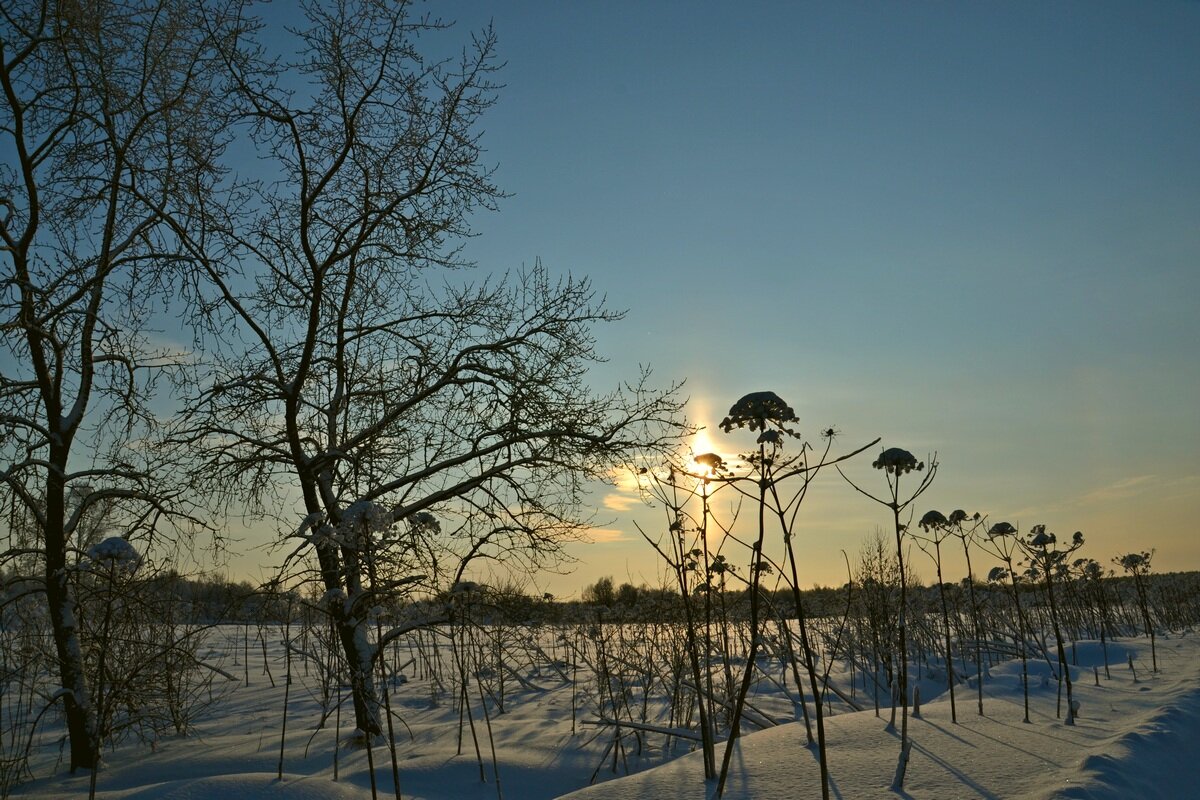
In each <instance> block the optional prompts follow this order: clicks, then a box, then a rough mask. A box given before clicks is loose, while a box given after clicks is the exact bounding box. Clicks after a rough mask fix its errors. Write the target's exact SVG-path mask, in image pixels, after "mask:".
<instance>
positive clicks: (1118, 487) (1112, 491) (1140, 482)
mask: <svg viewBox="0 0 1200 800" xmlns="http://www.w3.org/2000/svg"><path fill="white" fill-rule="evenodd" d="M1157 477H1158V476H1157V475H1133V476H1131V477H1128V478H1122V479H1121V480H1119V481H1116V482H1115V483H1110V484H1108V485H1107V486H1101V487H1100V488H1098V489H1093V490H1092V491H1090V492H1088V493H1087V494H1085V495H1083V496H1082V497H1080V498H1079V500H1078V501H1077V502H1078V504H1080V505H1086V504H1087V503H1110V502H1112V501H1114V500H1124V499H1126V498H1129V497H1133V496H1134V495H1136V494H1140V493H1141V492H1143V491H1145V490H1146V489H1148V488H1150V486H1151V485H1153V484H1154V483H1155V479H1156V478H1157Z"/></svg>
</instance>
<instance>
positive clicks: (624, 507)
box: [601, 492, 641, 511]
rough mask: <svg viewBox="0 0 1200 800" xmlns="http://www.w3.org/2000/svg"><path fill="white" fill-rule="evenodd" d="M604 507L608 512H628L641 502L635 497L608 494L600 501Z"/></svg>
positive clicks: (613, 493) (614, 493) (618, 493)
mask: <svg viewBox="0 0 1200 800" xmlns="http://www.w3.org/2000/svg"><path fill="white" fill-rule="evenodd" d="M601 502H602V503H603V504H604V507H605V508H607V509H608V510H610V511H628V510H629V509H631V508H633V507H634V506H636V505H638V504H639V503H641V500H640V499H639V498H638V497H637V496H636V495H628V494H621V493H620V492H609V493H608V494H606V495H604V500H602V501H601Z"/></svg>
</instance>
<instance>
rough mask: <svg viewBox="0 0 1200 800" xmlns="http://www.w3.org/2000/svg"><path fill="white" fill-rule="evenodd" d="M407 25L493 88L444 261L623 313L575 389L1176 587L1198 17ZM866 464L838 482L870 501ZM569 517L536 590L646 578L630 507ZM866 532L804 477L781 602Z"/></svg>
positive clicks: (448, 9) (1069, 9) (1133, 12)
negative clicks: (467, 259) (681, 389)
mask: <svg viewBox="0 0 1200 800" xmlns="http://www.w3.org/2000/svg"><path fill="white" fill-rule="evenodd" d="M684 6H686V10H684ZM429 8H430V9H431V10H432V11H435V12H437V13H440V14H442V15H443V16H444V17H445V18H446V19H454V20H457V23H458V25H457V27H456V28H455V30H454V31H452V32H451V33H449V34H446V35H443V36H442V37H441V39H440V40H439V41H440V42H441V44H442V45H445V44H447V43H449V42H458V41H463V40H465V37H466V36H467V35H468V33H469V31H471V30H475V29H478V28H480V27H482V26H483V25H486V24H487V22H488V21H489V19H490V20H492V21H493V23H494V25H495V28H496V31H497V34H498V37H499V45H500V53H501V56H502V57H503V58H504V59H505V60H506V61H507V66H506V68H505V69H504V70H503V72H502V74H501V79H502V80H503V81H504V82H505V83H506V88H505V89H504V90H503V91H502V93H501V95H500V99H499V103H498V104H497V106H496V107H495V108H494V109H493V110H492V111H491V112H489V114H488V116H487V117H486V119H485V128H486V133H485V137H484V141H485V144H486V146H487V147H488V150H489V153H488V155H489V157H490V159H491V160H492V161H493V162H494V163H495V164H497V166H498V172H497V180H498V182H499V184H500V186H501V187H503V188H504V189H505V190H507V191H509V192H512V193H513V196H512V197H511V198H509V199H508V200H506V201H504V202H503V203H502V204H501V208H500V211H499V212H498V213H493V214H488V215H484V216H479V217H476V218H475V220H474V222H473V227H474V229H475V230H476V231H477V232H478V234H479V235H478V237H477V238H476V239H474V240H472V241H471V242H470V244H469V246H468V254H469V255H470V256H471V257H473V258H474V259H476V260H477V261H478V262H479V264H480V268H481V269H488V270H502V269H506V268H513V267H518V266H520V265H521V264H523V263H524V264H528V263H531V262H532V261H533V260H534V259H535V258H541V259H542V261H543V262H544V263H545V264H546V265H547V266H549V267H550V268H552V269H554V270H558V271H561V272H564V273H565V272H568V271H570V272H572V273H575V274H586V275H588V276H590V277H591V278H592V279H593V280H594V282H595V285H596V288H597V289H598V290H599V291H600V292H601V293H604V294H606V295H607V296H608V299H609V301H610V304H611V305H612V306H613V307H616V308H624V309H628V312H629V313H628V317H627V318H626V320H625V321H624V322H622V323H619V324H617V325H614V326H610V327H608V328H605V329H603V330H601V331H599V332H598V333H599V342H600V349H601V350H602V351H603V352H605V353H606V354H608V355H609V356H610V357H611V361H610V362H609V363H608V364H606V365H604V367H603V368H602V369H599V370H597V371H596V374H595V381H596V384H597V386H599V387H604V388H607V387H610V386H611V385H613V384H614V383H615V382H616V381H617V380H619V379H621V378H622V377H632V376H633V375H635V374H636V370H637V366H638V364H642V363H646V364H651V365H652V366H653V367H654V369H655V372H656V374H657V376H658V377H659V378H660V379H661V380H662V381H664V382H666V381H668V380H671V379H676V378H686V379H687V393H688V395H689V396H690V397H691V406H690V412H689V413H690V415H691V417H692V418H693V419H694V421H696V422H698V423H700V424H703V425H707V426H709V430H708V431H707V434H708V436H709V439H710V441H711V442H712V446H713V447H714V448H715V449H718V450H720V451H722V452H730V453H731V452H736V451H738V450H739V449H743V448H745V447H748V446H749V445H750V444H751V442H752V439H751V438H750V437H749V436H747V435H743V436H741V437H738V436H726V435H724V434H722V433H721V432H720V431H719V430H717V429H716V428H715V425H716V423H717V422H718V421H719V420H720V419H721V417H722V416H723V415H724V413H725V412H726V410H727V409H728V407H729V406H730V405H731V404H732V403H733V402H734V401H735V400H736V399H737V398H738V397H739V396H741V395H742V394H744V393H746V392H750V391H755V390H761V389H769V390H772V391H775V392H777V393H778V394H780V395H781V396H782V397H783V398H784V399H785V400H787V402H789V403H790V404H791V405H792V406H794V407H795V409H796V412H797V414H798V415H799V417H800V419H801V424H800V429H801V430H802V431H803V432H805V433H810V434H815V433H816V432H817V431H818V430H820V429H822V428H826V427H828V426H830V425H835V426H836V427H837V428H838V429H840V431H841V432H842V435H841V438H840V439H839V445H840V446H842V447H844V448H845V449H852V448H854V447H856V446H859V445H862V444H865V443H866V442H868V441H870V440H871V439H873V438H875V437H877V436H881V437H883V439H884V444H885V445H887V446H893V445H895V446H901V447H905V448H906V449H909V450H912V451H913V452H914V453H916V454H918V455H920V456H925V455H926V454H928V453H931V452H933V451H936V452H937V453H938V458H939V460H940V462H941V471H940V474H939V475H938V478H937V481H936V482H935V484H934V486H933V488H932V489H931V490H930V492H929V493H928V494H927V495H926V496H925V498H924V500H923V501H921V502H919V503H918V509H917V513H918V515H920V514H921V513H923V512H924V511H926V510H928V509H929V508H939V509H941V510H943V511H944V512H947V513H948V512H949V511H950V510H952V509H953V508H956V507H961V508H965V509H966V510H968V511H972V512H973V511H981V512H983V513H986V514H988V515H990V517H991V518H992V519H993V520H994V521H998V520H1002V519H1004V520H1009V521H1011V522H1013V523H1014V524H1018V525H1019V527H1020V528H1021V530H1022V531H1025V530H1027V529H1028V527H1029V526H1030V525H1032V524H1034V523H1039V522H1040V523H1046V524H1047V525H1048V526H1049V528H1050V529H1051V530H1054V531H1057V532H1059V533H1060V534H1065V535H1067V536H1069V535H1070V533H1071V532H1073V531H1075V530H1082V531H1083V532H1084V534H1085V536H1086V537H1087V545H1086V547H1085V548H1084V550H1083V551H1082V553H1081V554H1082V555H1087V556H1091V557H1093V558H1096V559H1097V560H1100V561H1101V562H1102V563H1105V564H1108V563H1109V561H1110V560H1111V558H1112V557H1113V556H1114V555H1116V554H1117V553H1119V552H1125V551H1128V550H1131V549H1135V548H1136V549H1143V548H1145V549H1149V548H1152V547H1153V548H1157V556H1156V559H1155V568H1156V569H1157V570H1159V571H1168V570H1175V569H1200V536H1198V535H1197V520H1198V519H1200V457H1198V456H1200V454H1198V452H1197V450H1198V448H1200V402H1198V400H1200V358H1198V354H1197V350H1198V348H1200V322H1198V321H1197V310H1196V304H1197V301H1198V300H1200V5H1198V4H1195V3H1191V4H1182V3H1152V4H1148V3H1139V2H1127V3H1108V2H1092V1H1091V0H1089V1H1088V2H1056V3H1044V2H1037V3H1018V2H1006V3H974V2H964V3H924V4H916V3H885V2H877V3H876V2H873V3H850V2H837V3H824V4H813V3H784V2H749V3H740V4H732V3H728V2H691V3H688V4H677V3H658V2H611V1H609V2H556V1H555V0H528V1H527V2H513V1H509V2H503V3H501V2H483V0H475V1H466V0H463V1H461V2H460V1H458V0H455V1H453V2H444V3H436V4H431V5H430V6H429ZM704 449H707V448H704ZM870 455H871V454H868V455H867V456H866V457H863V458H860V460H859V463H858V465H857V468H856V470H855V472H854V474H856V475H858V476H860V477H861V478H862V480H863V481H864V482H866V485H868V486H871V487H873V488H876V489H881V488H882V485H883V484H882V476H881V475H880V474H879V473H877V472H873V471H872V470H870V469H869V462H870V460H871V459H870ZM596 503H597V505H598V506H599V507H600V512H599V515H598V517H597V525H598V527H599V528H600V530H599V531H598V533H597V534H596V536H595V537H594V538H595V539H596V542H595V543H593V544H591V545H588V546H586V547H573V548H572V553H573V554H574V555H575V556H576V557H577V558H578V559H580V562H579V563H578V564H577V565H576V569H575V572H574V574H573V575H572V576H569V577H558V576H540V577H538V578H537V579H536V581H535V586H536V587H537V588H538V589H541V590H546V591H551V592H554V593H556V594H561V595H564V596H565V595H571V594H577V593H578V590H579V588H580V587H581V586H582V585H583V584H585V583H590V582H592V581H594V580H595V579H596V578H597V577H600V576H603V575H612V576H613V577H614V578H615V579H616V580H617V581H618V582H621V581H625V580H630V581H632V582H634V583H643V582H645V583H650V584H657V583H659V581H660V577H659V576H660V573H661V571H662V570H661V566H660V565H659V564H657V563H656V556H654V554H653V552H652V551H651V550H650V548H649V547H648V546H647V545H646V544H645V543H644V542H643V541H641V539H640V537H639V536H638V535H637V533H636V530H635V529H634V527H633V524H632V523H633V521H634V520H638V521H641V523H642V524H643V526H644V527H647V526H657V527H658V529H661V528H662V526H663V516H662V512H661V510H656V509H646V508H644V507H642V506H641V505H640V504H639V503H637V502H636V500H635V498H634V497H633V495H632V494H630V493H627V492H621V491H610V492H607V493H600V494H598V495H597V497H596ZM888 522H889V516H888V514H887V512H886V510H885V509H883V508H880V507H877V506H873V505H872V504H870V503H869V502H867V501H865V500H864V499H863V498H861V497H860V496H858V495H856V494H855V493H854V492H853V490H852V489H850V488H849V487H848V486H847V485H846V484H845V483H843V482H842V481H841V479H840V478H838V477H837V476H836V474H832V475H831V476H829V478H828V479H827V480H824V481H822V482H821V484H820V485H819V487H818V490H817V491H815V492H814V494H813V496H812V498H811V502H810V505H809V507H808V508H807V509H806V511H804V512H802V515H801V532H800V536H801V544H802V549H803V551H804V553H805V557H804V563H803V564H802V565H801V566H802V580H804V581H806V582H812V583H820V584H840V583H842V582H843V581H844V580H845V573H844V567H843V566H842V557H841V555H840V552H839V551H840V550H842V549H845V550H846V551H847V552H848V553H849V554H850V556H851V558H852V559H853V558H854V557H855V554H856V553H857V551H858V549H859V547H860V545H861V543H862V541H863V538H864V537H865V536H867V535H868V534H870V533H871V532H872V530H873V529H874V528H875V526H877V525H879V526H882V525H886V524H888ZM256 557H257V556H256ZM915 563H916V564H917V568H918V572H919V573H920V574H921V575H922V576H923V577H925V578H926V579H927V580H928V579H930V578H931V576H932V573H933V570H932V567H931V566H928V562H924V561H923V557H921V556H919V555H918V557H917V559H916V561H915ZM956 563H957V562H953V561H952V562H951V566H950V574H949V575H948V578H956V577H961V572H960V573H958V574H955V573H954V570H956V569H959V567H957V566H954V564H956ZM986 570H987V565H985V566H984V568H983V570H982V572H985V573H986ZM977 571H978V565H977Z"/></svg>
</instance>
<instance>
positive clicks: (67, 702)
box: [0, 0, 226, 769]
mask: <svg viewBox="0 0 1200 800" xmlns="http://www.w3.org/2000/svg"><path fill="white" fill-rule="evenodd" d="M202 12H204V10H203V9H200V8H199V7H197V6H196V4H195V3H193V2H189V0H130V1H129V2H124V3H119V2H100V3H86V4H81V3H75V2H65V1H62V2H60V1H58V0H42V2H27V3H7V2H6V3H5V4H4V7H3V13H2V15H0V92H2V93H3V101H2V102H0V136H3V139H4V142H3V144H2V145H0V153H2V155H0V240H2V245H3V272H2V273H0V347H2V348H3V352H4V358H3V361H0V428H2V429H3V440H2V443H0V459H2V462H0V468H2V472H0V492H2V493H3V495H4V496H3V501H4V505H5V508H6V510H7V512H8V514H7V516H8V522H9V525H8V539H9V543H8V552H7V554H6V557H7V556H12V555H16V554H18V552H19V551H21V550H26V551H31V552H32V554H33V556H34V559H35V561H37V562H38V563H39V564H40V567H41V573H42V581H43V584H44V585H43V586H42V589H43V590H44V592H45V596H46V600H47V608H48V611H49V618H50V625H51V628H52V630H53V634H54V636H53V638H54V644H55V649H56V653H57V668H58V673H59V676H58V677H59V679H60V680H61V685H62V687H63V688H64V690H65V691H64V692H62V694H61V699H62V703H63V707H64V710H65V715H66V720H67V729H68V733H69V736H70V744H71V755H70V764H71V768H72V769H75V768H79V767H84V768H90V767H94V765H95V764H96V760H97V752H98V746H99V742H98V741H97V738H98V727H97V721H96V716H95V710H94V707H93V702H92V700H91V698H90V696H89V691H88V686H87V680H86V677H85V673H84V670H83V656H82V648H81V637H80V632H79V626H78V619H77V605H76V601H75V599H74V598H73V596H72V591H71V581H70V574H69V573H70V571H71V569H72V566H73V564H74V563H75V561H77V559H78V551H77V550H76V545H77V544H78V541H77V540H78V539H79V538H80V537H83V536H85V530H84V528H86V527H87V525H88V520H89V518H94V517H95V516H96V514H97V510H102V511H103V516H104V518H105V519H106V520H108V521H109V522H110V523H113V522H114V521H115V522H118V523H119V524H120V526H121V528H120V532H121V533H122V534H123V535H124V536H126V537H127V538H128V537H138V536H143V535H146V534H148V533H151V532H153V531H155V530H156V529H157V527H158V525H159V524H160V522H161V521H162V517H163V515H164V514H167V513H168V512H170V511H171V508H172V498H170V497H169V496H168V495H166V494H164V493H162V492H160V491H158V490H157V489H156V483H157V481H156V479H157V477H158V476H159V475H160V474H161V472H162V468H163V467H164V461H163V457H162V455H161V453H159V452H158V451H157V450H156V449H155V447H154V446H153V444H152V433H153V430H154V427H155V424H154V415H153V413H152V412H151V410H150V407H149V401H150V400H151V398H152V397H153V396H154V391H155V381H156V378H158V377H160V376H161V371H162V370H164V369H166V368H169V367H171V366H172V365H173V364H174V363H175V359H174V358H173V357H172V356H171V354H170V352H169V351H168V349H167V348H164V347H160V346H155V345H154V344H153V342H152V341H151V340H150V339H149V338H148V336H147V333H146V332H147V330H148V325H149V323H150V320H151V317H152V315H153V313H154V312H155V303H156V300H157V299H158V298H161V297H162V296H163V295H164V294H165V293H167V292H169V291H171V289H170V287H171V285H172V281H173V278H174V276H175V275H176V274H177V272H176V269H175V267H176V265H178V264H179V263H180V262H179V258H180V250H179V248H178V246H177V239H176V237H175V236H174V234H173V233H172V232H171V229H170V227H168V226H166V225H164V220H163V214H162V213H161V209H162V208H163V207H165V206H168V205H176V204H177V199H178V195H179V194H180V193H181V192H190V191H193V190H195V189H196V188H197V187H199V186H202V185H204V184H205V183H206V182H207V181H209V180H210V177H209V173H210V170H211V167H210V164H211V161H212V158H211V157H212V155H213V154H214V153H215V152H217V151H218V150H219V148H220V140H219V138H215V137H214V136H213V135H212V131H213V130H214V126H213V124H212V120H213V115H210V114H208V113H207V111H206V109H207V108H208V106H209V104H210V101H212V100H213V99H214V98H215V97H217V94H216V92H215V91H214V86H213V83H212V75H213V72H212V66H213V65H214V63H213V61H212V59H211V56H212V55H213V54H212V53H211V51H210V49H209V47H208V45H207V41H208V37H207V33H206V32H205V27H204V26H202V25H201V17H202V16H205V17H206V19H205V26H207V27H208V28H209V29H210V30H213V31H217V30H221V29H222V28H223V26H225V24H226V23H225V20H224V19H223V18H222V17H221V15H220V14H219V13H218V12H217V11H215V10H209V11H208V12H207V13H206V14H205V13H202ZM19 531H25V532H27V533H28V536H27V537H26V539H25V541H17V540H16V537H17V535H18V532H19Z"/></svg>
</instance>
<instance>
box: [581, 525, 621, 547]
mask: <svg viewBox="0 0 1200 800" xmlns="http://www.w3.org/2000/svg"><path fill="white" fill-rule="evenodd" d="M587 538H588V541H590V542H592V543H593V544H612V543H613V542H627V541H629V539H630V537H629V536H627V535H625V531H619V530H617V529H615V528H591V529H590V530H588V532H587Z"/></svg>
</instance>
